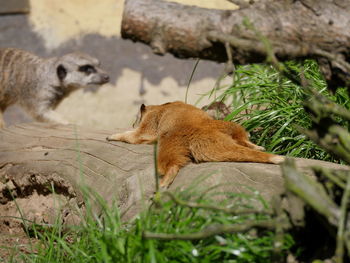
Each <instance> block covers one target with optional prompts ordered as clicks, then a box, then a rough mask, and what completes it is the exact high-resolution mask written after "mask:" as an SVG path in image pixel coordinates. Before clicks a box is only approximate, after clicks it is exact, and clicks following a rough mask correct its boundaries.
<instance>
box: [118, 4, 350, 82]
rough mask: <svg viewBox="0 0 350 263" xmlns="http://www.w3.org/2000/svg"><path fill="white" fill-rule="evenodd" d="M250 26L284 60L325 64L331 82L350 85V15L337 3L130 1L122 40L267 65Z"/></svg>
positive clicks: (180, 52) (180, 54) (162, 49)
mask: <svg viewBox="0 0 350 263" xmlns="http://www.w3.org/2000/svg"><path fill="white" fill-rule="evenodd" d="M245 20H246V21H249V22H251V24H252V25H253V26H254V27H255V28H256V30H257V31H258V32H260V33H261V35H263V36H264V37H266V39H268V40H269V41H270V43H271V45H272V48H273V50H274V53H275V54H276V57H277V58H278V59H279V60H281V61H284V60H288V59H297V58H306V57H309V58H319V59H322V65H321V67H322V70H323V72H324V73H326V78H327V80H328V81H329V83H331V84H332V83H333V84H334V85H335V84H336V85H339V84H344V83H345V82H346V81H349V80H350V75H349V74H348V73H349V69H350V65H349V63H347V61H349V60H350V32H349V30H348V25H349V24H350V10H349V8H344V7H342V6H340V5H338V4H337V3H333V2H332V1H288V0H285V1H268V2H267V1H258V2H257V3H255V4H254V5H251V6H249V7H247V8H243V9H239V10H210V9H204V8H199V7H192V6H184V5H181V4H177V3H172V2H166V1H161V0H126V3H125V8H124V14H123V21H122V36H123V37H124V38H130V39H132V40H134V41H141V42H144V43H146V44H148V45H150V46H151V47H152V48H153V50H154V52H156V53H158V54H165V53H166V52H170V53H172V54H174V55H175V56H178V57H199V58H204V59H211V60H215V61H226V60H227V53H226V51H225V50H226V49H225V43H229V44H230V45H231V47H232V49H233V62H234V63H240V64H246V63H252V62H263V61H265V59H266V50H265V47H264V45H263V44H262V43H261V42H260V39H259V38H258V37H257V35H256V32H254V30H251V29H249V28H247V27H246V26H245V25H244V21H245Z"/></svg>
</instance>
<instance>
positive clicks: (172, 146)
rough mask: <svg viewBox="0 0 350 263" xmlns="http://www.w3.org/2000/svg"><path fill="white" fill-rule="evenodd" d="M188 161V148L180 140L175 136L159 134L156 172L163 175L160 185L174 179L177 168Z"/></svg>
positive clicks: (169, 182)
mask: <svg viewBox="0 0 350 263" xmlns="http://www.w3.org/2000/svg"><path fill="white" fill-rule="evenodd" d="M189 161H190V156H189V150H188V149H187V147H186V146H185V145H184V144H183V141H182V140H177V138H176V137H175V136H167V135H165V136H161V137H160V138H159V140H158V160H157V163H158V172H159V174H160V175H163V177H162V178H161V180H160V186H161V187H168V186H169V185H170V184H171V183H172V182H173V181H174V179H175V177H176V175H177V173H178V172H179V169H180V168H181V167H183V166H184V165H185V164H186V163H188V162H189Z"/></svg>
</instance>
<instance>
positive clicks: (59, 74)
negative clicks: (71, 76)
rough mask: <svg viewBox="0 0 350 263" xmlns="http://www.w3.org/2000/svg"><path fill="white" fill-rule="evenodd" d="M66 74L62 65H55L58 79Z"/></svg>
mask: <svg viewBox="0 0 350 263" xmlns="http://www.w3.org/2000/svg"><path fill="white" fill-rule="evenodd" d="M66 76H67V70H66V69H65V67H64V66H63V65H61V64H60V65H58V67H57V77H58V79H59V80H63V79H64V78H65V77H66Z"/></svg>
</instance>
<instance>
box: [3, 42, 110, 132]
mask: <svg viewBox="0 0 350 263" xmlns="http://www.w3.org/2000/svg"><path fill="white" fill-rule="evenodd" d="M99 65H100V63H99V61H98V60H97V59H96V58H94V57H91V56H89V55H87V54H84V53H79V52H75V53H70V54H66V55H64V56H62V57H53V58H41V57H38V56H36V55H34V54H32V53H30V52H27V51H24V50H21V49H16V48H0V128H1V127H3V126H4V121H3V116H2V115H3V112H4V111H5V109H6V108H7V107H8V106H10V105H12V104H15V103H18V104H19V105H20V106H21V107H22V108H24V109H25V110H26V111H27V112H28V113H29V114H30V115H31V116H32V117H33V118H34V119H36V120H38V121H48V122H55V123H61V124H67V123H68V122H67V121H65V120H64V118H62V117H61V116H60V115H59V114H58V113H56V112H55V111H53V110H54V109H55V108H56V107H57V106H58V104H59V103H60V102H61V101H62V100H63V99H64V98H65V97H67V96H68V95H69V94H70V93H71V92H72V91H74V90H77V89H79V88H82V87H86V86H92V85H102V84H105V83H107V82H108V81H109V76H108V75H107V74H106V73H105V72H104V71H103V70H102V69H101V68H100V67H99Z"/></svg>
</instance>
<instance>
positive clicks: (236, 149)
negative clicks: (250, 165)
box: [190, 136, 285, 164]
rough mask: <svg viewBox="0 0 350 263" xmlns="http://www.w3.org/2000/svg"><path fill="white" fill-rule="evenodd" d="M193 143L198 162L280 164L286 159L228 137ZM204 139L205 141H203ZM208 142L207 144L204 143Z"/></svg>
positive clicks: (195, 157) (192, 147) (191, 146)
mask: <svg viewBox="0 0 350 263" xmlns="http://www.w3.org/2000/svg"><path fill="white" fill-rule="evenodd" d="M219 137H221V138H218V137H216V138H215V139H214V138H213V137H211V138H202V140H201V141H192V142H191V145H190V150H191V155H192V156H193V158H194V159H195V160H196V161H197V162H256V163H273V164H278V163H281V162H283V161H284V159H285V157H284V156H280V155H275V154H270V153H266V152H261V151H259V150H257V149H252V148H249V147H246V146H242V145H239V144H237V143H235V142H234V140H232V139H230V138H228V137H227V136H219ZM203 139H204V140H203ZM205 141H207V143H204V142H205Z"/></svg>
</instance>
